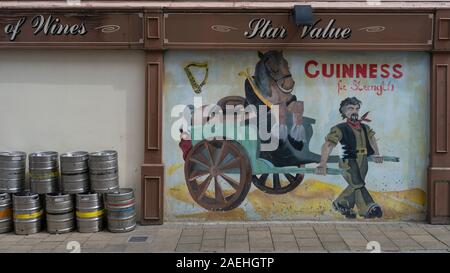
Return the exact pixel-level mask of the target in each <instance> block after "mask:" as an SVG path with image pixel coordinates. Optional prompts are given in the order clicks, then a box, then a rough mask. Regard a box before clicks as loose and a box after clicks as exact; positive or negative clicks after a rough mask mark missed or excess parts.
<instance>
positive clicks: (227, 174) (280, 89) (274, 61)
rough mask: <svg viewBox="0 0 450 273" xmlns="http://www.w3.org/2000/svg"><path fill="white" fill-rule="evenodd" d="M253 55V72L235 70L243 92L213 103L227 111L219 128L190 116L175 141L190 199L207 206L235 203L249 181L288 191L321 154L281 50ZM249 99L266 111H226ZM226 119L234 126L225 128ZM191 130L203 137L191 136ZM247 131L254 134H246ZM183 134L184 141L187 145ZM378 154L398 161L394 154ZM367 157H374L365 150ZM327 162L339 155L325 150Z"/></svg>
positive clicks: (311, 170) (339, 171)
mask: <svg viewBox="0 0 450 273" xmlns="http://www.w3.org/2000/svg"><path fill="white" fill-rule="evenodd" d="M258 56H259V61H258V62H257V64H256V66H255V72H254V74H253V75H250V72H249V71H243V72H241V73H240V76H243V77H245V81H244V87H243V89H244V90H243V93H244V94H245V97H244V96H226V97H222V98H221V99H220V100H218V101H217V103H216V104H217V107H218V108H219V111H221V112H222V113H224V114H225V117H226V118H224V119H223V120H222V124H221V125H220V126H223V128H222V129H223V130H206V133H205V130H204V127H205V126H208V121H209V120H210V119H212V118H213V116H208V117H207V118H205V119H204V120H202V122H200V123H197V124H195V123H194V122H193V121H192V120H190V132H189V137H187V133H186V132H183V133H182V135H184V139H183V140H182V142H183V143H180V147H182V149H183V151H184V159H185V163H184V175H185V181H186V185H187V188H188V190H189V193H190V195H191V196H192V198H193V200H194V201H195V202H196V203H197V204H199V205H200V206H202V207H203V208H205V209H207V210H210V211H227V210H231V209H234V208H236V207H237V206H239V205H240V204H241V203H242V201H243V200H244V199H245V197H246V196H247V194H248V192H249V190H250V187H251V185H252V184H253V185H254V186H256V187H257V188H258V189H259V190H261V191H263V192H265V193H268V194H284V193H288V192H290V191H292V190H294V189H295V188H296V187H297V186H299V185H300V183H301V182H302V181H303V179H304V176H305V174H314V173H316V168H315V167H314V168H310V167H306V165H307V164H311V163H316V164H318V163H319V162H320V161H321V154H319V153H314V152H312V151H310V148H309V146H310V145H309V144H310V141H311V139H312V137H313V125H314V124H315V123H316V120H315V119H313V118H311V117H306V116H304V115H303V110H304V109H303V108H304V102H303V101H301V100H298V99H297V97H296V96H295V95H294V94H293V92H292V91H293V89H294V85H295V82H294V80H293V77H292V75H291V73H290V69H289V64H288V62H287V61H286V59H285V58H284V57H283V53H282V52H281V51H268V52H266V53H261V52H258ZM191 83H192V82H191ZM203 84H204V83H203ZM197 86H198V85H197ZM248 105H254V106H256V107H259V106H263V107H267V109H268V114H267V117H265V118H264V119H261V117H260V116H258V115H259V114H258V113H257V114H256V115H253V116H250V115H247V116H246V120H245V121H244V122H240V123H239V122H236V119H235V116H234V115H231V116H230V115H227V109H229V108H227V106H242V107H246V106H248ZM274 106H277V110H278V111H277V117H276V122H275V123H272V122H273V119H271V116H270V115H272V113H271V110H272V108H273V107H274ZM192 110H194V109H192V108H191V111H192ZM216 110H217V109H216ZM252 118H256V119H257V121H256V123H252V122H249V120H250V119H252ZM231 120H232V121H233V122H232V125H230V126H232V129H233V130H227V129H226V128H230V127H229V126H228V125H227V124H228V123H229V122H230V121H231ZM261 122H264V123H265V124H262V123H261ZM254 124H256V126H253V125H254ZM216 126H217V125H216ZM260 126H264V128H269V134H272V135H271V136H270V138H269V139H262V138H261V137H260V131H259V130H258V129H259V127H260ZM196 132H198V134H197V135H201V136H202V137H201V138H200V139H194V138H192V139H190V137H191V136H193V135H195V133H196ZM273 132H276V134H275V133H273ZM250 135H256V136H257V138H256V139H253V138H250V137H246V136H250ZM272 138H275V141H277V144H278V145H277V148H276V149H274V150H264V149H261V146H262V144H264V143H267V142H269V141H273V140H274V139H272ZM187 139H188V140H187ZM186 140H187V141H188V142H189V143H188V144H187V145H186ZM383 158H384V160H385V161H395V162H398V158H396V157H387V156H384V157H383ZM368 160H369V161H371V160H373V158H372V157H371V156H368ZM327 162H329V163H338V162H339V156H334V155H332V156H329V157H327ZM316 164H315V165H316ZM344 171H345V170H343V169H341V168H326V170H325V173H326V174H327V175H342V174H343V172H344Z"/></svg>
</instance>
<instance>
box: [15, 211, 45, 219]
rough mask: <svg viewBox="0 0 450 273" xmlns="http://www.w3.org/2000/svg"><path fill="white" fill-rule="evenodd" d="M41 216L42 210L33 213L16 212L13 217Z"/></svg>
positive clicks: (30, 217)
mask: <svg viewBox="0 0 450 273" xmlns="http://www.w3.org/2000/svg"><path fill="white" fill-rule="evenodd" d="M41 216H42V210H40V211H38V212H34V213H26V214H17V213H14V219H33V218H38V217H41Z"/></svg>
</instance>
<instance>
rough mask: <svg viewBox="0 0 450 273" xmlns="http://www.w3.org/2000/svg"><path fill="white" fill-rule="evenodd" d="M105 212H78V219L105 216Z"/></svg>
mask: <svg viewBox="0 0 450 273" xmlns="http://www.w3.org/2000/svg"><path fill="white" fill-rule="evenodd" d="M104 212H105V210H103V209H102V210H96V211H86V212H83V211H77V213H76V214H77V217H79V218H94V217H98V216H101V215H103V213H104Z"/></svg>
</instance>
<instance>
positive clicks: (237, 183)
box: [220, 173, 239, 190]
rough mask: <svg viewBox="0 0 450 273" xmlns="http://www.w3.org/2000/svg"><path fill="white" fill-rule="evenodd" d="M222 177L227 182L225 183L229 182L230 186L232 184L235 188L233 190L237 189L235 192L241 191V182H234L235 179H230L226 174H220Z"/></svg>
mask: <svg viewBox="0 0 450 273" xmlns="http://www.w3.org/2000/svg"><path fill="white" fill-rule="evenodd" d="M220 176H221V177H222V178H223V179H224V180H225V181H227V182H228V184H230V185H231V186H232V187H233V189H235V190H238V189H239V182H237V181H236V180H234V179H233V178H231V177H229V176H228V175H226V174H223V173H222V174H220Z"/></svg>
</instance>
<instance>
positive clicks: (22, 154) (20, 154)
mask: <svg viewBox="0 0 450 273" xmlns="http://www.w3.org/2000/svg"><path fill="white" fill-rule="evenodd" d="M2 157H5V158H9V157H20V158H21V160H23V159H25V158H26V157H27V153H26V152H22V151H0V158H2Z"/></svg>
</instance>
